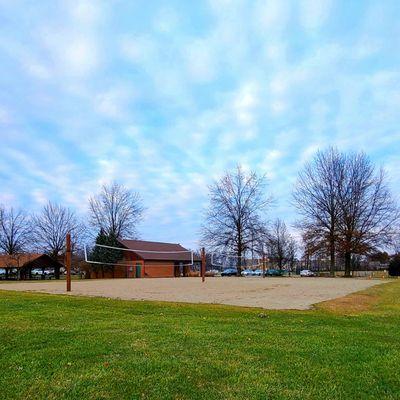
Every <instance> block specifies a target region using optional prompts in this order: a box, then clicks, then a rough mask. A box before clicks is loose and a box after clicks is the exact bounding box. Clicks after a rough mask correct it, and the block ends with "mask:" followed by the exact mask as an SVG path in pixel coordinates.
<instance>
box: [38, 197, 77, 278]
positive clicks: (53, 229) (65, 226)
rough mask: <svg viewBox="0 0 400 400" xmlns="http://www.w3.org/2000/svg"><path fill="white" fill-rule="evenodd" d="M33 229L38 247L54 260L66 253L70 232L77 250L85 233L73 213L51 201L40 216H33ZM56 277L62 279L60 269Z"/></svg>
mask: <svg viewBox="0 0 400 400" xmlns="http://www.w3.org/2000/svg"><path fill="white" fill-rule="evenodd" d="M33 227H34V237H35V241H36V245H37V246H38V248H40V249H42V250H43V251H44V252H45V253H47V254H48V255H49V256H50V257H52V258H53V259H54V260H58V258H59V257H60V256H61V255H62V254H63V253H64V250H65V238H66V235H67V233H68V232H69V233H70V234H71V242H72V247H73V248H76V246H77V243H78V240H79V238H80V237H81V236H82V234H83V233H84V226H83V224H81V223H80V222H79V221H78V219H77V217H76V216H75V213H74V212H73V211H71V210H70V209H68V208H66V207H63V206H61V205H58V204H55V203H52V202H50V201H49V202H48V203H47V204H46V205H45V206H44V207H43V208H42V211H41V212H40V213H39V214H38V215H34V216H33ZM55 277H56V278H57V279H58V278H59V277H60V271H59V269H57V270H56V271H55Z"/></svg>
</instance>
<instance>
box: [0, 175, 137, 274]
mask: <svg viewBox="0 0 400 400" xmlns="http://www.w3.org/2000/svg"><path fill="white" fill-rule="evenodd" d="M88 210H89V211H88V219H87V223H84V222H83V221H82V220H80V219H79V218H78V216H77V215H76V213H75V212H74V211H73V210H71V209H69V208H68V207H65V206H63V205H60V204H56V203H54V202H51V201H49V202H48V203H47V204H45V205H44V206H43V207H42V209H41V210H40V211H39V212H38V213H35V214H27V213H25V212H24V211H23V210H16V209H14V208H13V207H11V208H8V209H7V208H5V207H0V250H1V252H3V253H4V254H8V255H11V256H15V257H17V256H18V255H19V254H21V253H26V252H43V253H45V254H48V255H49V256H50V257H51V258H53V259H54V260H58V259H59V258H60V257H62V256H63V255H64V251H65V237H66V235H67V233H68V232H69V233H70V234H71V243H72V249H73V251H75V252H76V251H79V250H80V245H81V244H82V243H83V242H85V241H87V240H88V239H89V238H90V237H91V236H93V235H96V232H97V237H99V236H100V237H101V238H103V242H102V243H103V244H109V240H110V239H112V238H119V237H122V236H130V237H135V236H136V234H137V231H136V227H137V224H138V222H140V220H141V218H142V215H143V211H144V208H143V205H142V200H141V198H140V196H139V194H138V193H136V192H132V191H130V190H128V189H127V188H125V187H124V186H122V185H120V184H118V183H116V182H113V183H111V184H109V185H103V187H102V188H101V190H100V192H99V193H98V194H96V195H94V196H92V197H90V199H89V201H88ZM104 237H106V239H105V241H104ZM55 275H56V278H58V277H59V271H55Z"/></svg>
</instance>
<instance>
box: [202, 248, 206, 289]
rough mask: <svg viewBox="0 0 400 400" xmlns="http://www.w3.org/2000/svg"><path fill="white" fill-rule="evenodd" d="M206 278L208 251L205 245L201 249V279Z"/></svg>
mask: <svg viewBox="0 0 400 400" xmlns="http://www.w3.org/2000/svg"><path fill="white" fill-rule="evenodd" d="M205 279H206V251H205V249H204V247H203V248H202V249H201V281H202V282H204V281H205Z"/></svg>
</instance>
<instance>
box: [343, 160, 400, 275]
mask: <svg viewBox="0 0 400 400" xmlns="http://www.w3.org/2000/svg"><path fill="white" fill-rule="evenodd" d="M338 188H339V190H338V205H339V207H340V220H339V246H340V249H341V251H342V252H343V254H344V257H345V275H346V276H349V275H350V272H351V258H352V255H354V254H366V253H369V252H374V251H378V250H379V248H380V246H388V245H389V244H390V243H392V240H393V237H394V234H395V231H394V227H395V226H396V225H397V223H398V221H399V219H400V214H399V210H398V208H397V205H396V204H395V202H394V200H393V198H392V195H391V193H390V190H389V188H388V186H387V184H386V178H385V174H384V171H383V170H382V169H381V170H379V171H377V170H376V168H375V167H374V165H373V164H372V162H371V160H370V159H369V158H368V157H367V156H366V155H365V154H364V153H358V154H357V153H350V154H348V155H347V156H346V157H345V167H344V168H343V169H341V176H340V177H339V180H338Z"/></svg>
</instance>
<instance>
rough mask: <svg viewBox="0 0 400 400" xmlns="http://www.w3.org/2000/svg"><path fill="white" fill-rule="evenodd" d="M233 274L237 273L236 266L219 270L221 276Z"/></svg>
mask: <svg viewBox="0 0 400 400" xmlns="http://www.w3.org/2000/svg"><path fill="white" fill-rule="evenodd" d="M234 275H237V269H236V268H227V269H224V270H223V271H222V272H221V276H234Z"/></svg>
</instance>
